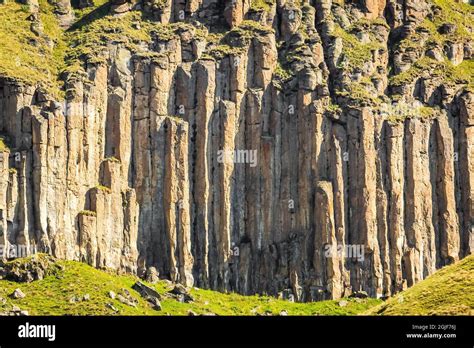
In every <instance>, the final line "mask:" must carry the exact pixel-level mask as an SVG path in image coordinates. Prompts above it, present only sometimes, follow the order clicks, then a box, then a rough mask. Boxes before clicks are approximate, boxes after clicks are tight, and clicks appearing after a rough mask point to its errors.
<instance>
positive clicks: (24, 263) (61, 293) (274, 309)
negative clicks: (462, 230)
mask: <svg viewBox="0 0 474 348" xmlns="http://www.w3.org/2000/svg"><path fill="white" fill-rule="evenodd" d="M7 270H8V271H7ZM473 271H474V257H473V256H470V257H467V258H465V259H464V260H462V261H460V262H458V263H456V264H454V265H451V266H447V267H445V268H443V269H441V270H440V271H438V272H436V273H435V274H433V275H432V276H430V277H429V278H427V279H426V280H424V281H422V282H420V283H418V284H416V285H415V286H413V287H412V288H410V289H408V290H406V291H403V292H401V293H399V294H397V295H396V296H394V297H393V298H390V299H388V300H386V301H382V300H380V299H372V298H364V296H363V295H362V296H361V294H359V295H358V296H357V297H351V298H343V299H340V300H333V301H321V302H312V303H294V302H290V301H288V300H282V299H276V298H274V297H268V296H242V295H238V294H235V293H228V294H224V293H220V292H216V291H211V290H203V289H198V288H185V287H183V286H181V285H177V284H172V283H171V282H169V281H165V280H158V281H157V282H156V283H155V284H152V283H149V282H146V281H144V280H141V279H139V278H137V277H134V276H130V275H118V274H116V273H113V272H108V271H104V270H97V269H95V268H92V267H90V266H88V265H86V264H83V263H80V262H75V261H60V260H56V259H54V258H52V257H50V256H48V255H44V254H37V255H34V256H32V257H28V258H23V259H16V260H14V261H10V262H8V263H6V264H5V265H4V266H3V268H2V269H0V272H1V273H0V274H2V278H3V279H1V280H0V313H3V314H16V313H18V314H19V313H23V314H29V315H472V314H473V310H474V282H473V281H472V272H473ZM28 273H29V274H30V275H31V278H30V279H27V278H28V277H29V276H27V274H28ZM38 274H41V275H40V276H39V278H41V279H36V278H38ZM5 278H9V279H17V280H21V281H13V280H8V279H5ZM137 282H138V283H139V284H143V286H144V287H146V288H147V289H152V290H153V291H156V292H157V293H158V296H157V297H158V301H159V305H158V307H157V303H153V302H150V301H149V299H148V298H147V297H146V295H145V296H143V295H142V294H141V292H140V291H139V289H138V288H137V287H136V285H135V284H137ZM155 295H156V294H155ZM25 311H26V312H25Z"/></svg>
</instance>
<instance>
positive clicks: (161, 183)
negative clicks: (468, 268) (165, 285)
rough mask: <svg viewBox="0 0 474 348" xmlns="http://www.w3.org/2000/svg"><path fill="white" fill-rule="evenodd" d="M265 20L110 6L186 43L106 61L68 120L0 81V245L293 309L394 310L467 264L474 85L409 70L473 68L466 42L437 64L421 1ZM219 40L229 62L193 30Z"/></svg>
mask: <svg viewBox="0 0 474 348" xmlns="http://www.w3.org/2000/svg"><path fill="white" fill-rule="evenodd" d="M261 2H262V3H263V5H262V7H259V6H253V5H252V4H253V2H251V1H247V0H232V1H231V0H228V1H217V0H203V1H149V0H144V1H143V3H142V2H133V3H128V2H120V3H118V2H116V1H114V2H113V4H112V6H110V11H112V13H114V14H115V15H116V16H123V15H124V13H125V14H126V13H128V11H131V10H142V11H144V13H145V14H147V15H149V16H150V17H151V18H152V20H153V21H158V22H160V21H161V22H162V23H164V24H166V25H170V26H173V24H169V23H174V22H187V23H193V26H194V27H193V26H179V25H175V26H174V27H172V28H173V29H172V31H173V33H172V35H168V36H166V37H156V38H154V39H153V41H152V42H151V43H148V44H146V46H147V48H146V50H147V52H149V53H150V52H152V53H153V54H148V55H146V54H143V53H141V54H138V53H137V52H135V51H134V50H133V49H132V48H130V47H127V46H126V45H122V44H121V43H118V42H111V43H108V45H105V44H104V46H106V47H105V48H106V50H105V52H106V53H105V56H102V58H103V60H102V61H100V62H98V63H97V62H92V61H87V60H86V61H85V62H84V74H82V75H80V74H75V75H71V76H69V78H68V79H67V82H66V87H65V89H66V91H67V93H66V97H65V99H64V101H63V100H54V98H52V97H50V96H49V95H48V94H47V93H45V92H44V90H43V89H42V88H39V87H38V88H37V87H36V86H29V85H28V84H25V83H21V82H18V81H15V80H14V79H11V78H6V77H5V78H3V79H1V80H0V135H3V136H4V137H5V140H6V142H7V144H8V145H9V149H7V148H4V149H2V152H1V153H0V155H1V157H0V240H1V241H2V243H1V244H3V245H6V246H8V245H9V244H12V245H25V246H27V247H29V248H31V250H32V249H33V248H36V249H37V250H39V251H46V252H50V253H52V254H54V255H55V256H58V257H62V258H66V259H76V260H82V261H85V262H87V263H89V264H91V265H94V266H97V267H107V268H112V269H117V270H120V271H125V272H132V273H139V274H143V273H144V272H145V270H146V268H148V267H151V266H154V267H156V268H157V269H158V270H159V273H160V275H162V276H165V277H168V278H169V279H171V280H173V281H178V282H182V283H185V284H188V285H191V284H194V285H196V286H199V287H205V288H212V289H218V290H222V291H236V292H239V293H243V294H253V293H268V294H272V295H278V294H279V293H283V295H284V296H286V295H288V294H289V293H292V294H293V296H294V297H295V298H296V299H297V300H298V301H312V300H321V299H327V298H339V297H341V296H346V295H348V294H350V293H351V292H353V291H358V290H364V291H367V292H368V293H369V294H370V295H371V296H387V295H391V294H393V293H395V292H397V291H399V290H402V289H403V288H405V287H406V286H411V285H412V284H413V283H415V282H417V281H419V280H422V279H424V278H425V277H426V276H428V275H429V274H431V273H433V271H435V270H436V269H437V268H439V267H441V266H443V265H446V264H449V263H451V262H453V261H455V260H457V259H459V258H461V257H463V256H465V255H467V254H470V253H472V248H473V247H474V245H473V243H474V229H473V226H474V225H473V224H474V205H473V200H474V166H473V163H474V154H473V152H472V148H473V146H474V144H473V142H474V134H473V131H472V130H473V129H474V128H473V126H474V97H473V92H472V91H473V90H472V86H471V87H469V86H466V83H464V82H462V81H454V82H451V81H446V79H445V78H444V77H446V76H444V77H443V76H440V75H439V74H438V75H437V74H435V73H433V70H429V69H428V68H425V67H422V68H419V67H418V66H417V64H420V63H419V59H431V58H428V57H430V55H431V56H436V55H438V54H439V55H441V56H443V55H445V56H446V58H441V59H450V60H451V61H452V63H449V64H451V65H453V66H457V65H459V64H462V62H463V60H466V61H470V60H471V61H472V50H471V49H470V47H471V46H470V45H471V44H472V42H471V38H470V37H469V38H460V39H459V40H458V41H457V42H447V43H446V46H445V47H438V46H436V45H433V44H432V45H431V46H430V47H428V48H425V46H424V45H425V41H426V37H425V36H426V35H425V36H423V31H420V30H418V31H417V30H415V28H418V27H417V26H418V25H419V24H420V23H421V21H423V18H424V17H425V16H426V15H427V13H430V14H433V13H435V12H436V10H437V9H436V5H433V4H432V3H429V2H424V1H421V0H420V1H403V2H390V1H389V2H387V3H386V2H385V1H371V0H367V1H365V0H364V1H362V2H361V4H359V3H357V4H355V3H354V4H343V3H339V2H336V1H334V2H331V1H330V0H316V1H301V2H299V1H295V2H292V1H280V0H279V1H261ZM124 4H126V6H125V7H124ZM466 6H467V5H466ZM384 15H385V17H384ZM354 23H358V25H354ZM133 25H138V24H136V23H135V24H133ZM220 26H221V27H225V28H227V29H226V30H227V31H228V32H227V33H226V34H225V35H226V36H225V37H224V39H223V40H225V41H224V42H225V45H216V44H214V43H212V42H210V40H209V39H208V38H206V37H205V36H201V35H199V33H198V30H195V29H196V28H197V29H199V30H206V31H207V30H211V32H212V30H214V29H215V27H220ZM203 28H204V29H203ZM403 40H408V41H415V40H419V41H416V42H417V45H418V46H417V48H416V49H415V50H414V49H413V46H410V45H408V44H404V43H405V42H407V41H403ZM456 47H461V48H460V49H458V48H456ZM348 48H349V49H350V50H348ZM443 50H444V51H443ZM451 65H450V66H451ZM389 68H390V69H391V70H392V73H394V74H397V75H396V76H399V77H400V76H408V75H409V74H411V73H412V72H413V74H414V73H416V74H418V75H416V76H415V75H413V76H412V77H413V78H412V79H411V80H410V79H406V80H403V83H397V80H396V79H395V80H393V81H389V80H388V78H389V76H390V74H389V72H388V71H389ZM453 69H454V68H453ZM470 73H471V74H472V71H471V72H470ZM403 74H405V75H403ZM410 76H411V75H410ZM393 101H397V102H398V103H397V104H396V105H397V106H396V107H395V106H394V105H395V104H393V103H392V102H393ZM417 102H418V103H420V104H417ZM403 106H405V107H406V108H405V109H404V110H402V112H400V113H399V109H400V108H401V107H403ZM397 108H398V109H397ZM222 152H226V153H227V152H237V154H240V155H242V158H243V159H244V160H243V161H238V160H236V158H235V157H234V160H233V161H226V160H224V161H223V160H221V159H222V157H221V155H222ZM252 154H256V157H255V161H254V162H253V163H252V161H250V159H251V155H252ZM242 158H241V159H242ZM328 246H340V247H342V250H346V251H348V250H349V251H350V250H352V251H355V250H358V248H359V246H360V247H361V248H362V249H361V250H362V255H358V256H359V257H348V256H350V255H347V253H346V254H340V253H333V254H331V255H328V250H331V249H330V248H328ZM360 256H362V257H360Z"/></svg>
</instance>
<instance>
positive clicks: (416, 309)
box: [365, 255, 474, 315]
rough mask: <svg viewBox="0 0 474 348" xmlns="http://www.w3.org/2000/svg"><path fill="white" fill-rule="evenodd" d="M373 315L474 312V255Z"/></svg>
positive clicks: (433, 275)
mask: <svg viewBox="0 0 474 348" xmlns="http://www.w3.org/2000/svg"><path fill="white" fill-rule="evenodd" d="M365 314H370V315H374V314H377V315H474V255H470V256H468V257H466V258H464V259H463V260H461V261H459V262H457V263H455V264H453V265H450V266H447V267H444V268H442V269H441V270H439V271H437V272H436V273H434V274H432V275H431V276H429V277H428V278H426V279H425V280H423V281H421V282H419V283H417V284H415V285H414V286H413V287H411V288H409V289H408V290H406V291H403V292H401V293H399V294H398V295H396V296H394V297H392V298H391V299H389V300H388V301H387V302H385V303H383V304H381V305H379V306H376V307H373V308H371V309H369V310H368V311H367V312H366V313H365Z"/></svg>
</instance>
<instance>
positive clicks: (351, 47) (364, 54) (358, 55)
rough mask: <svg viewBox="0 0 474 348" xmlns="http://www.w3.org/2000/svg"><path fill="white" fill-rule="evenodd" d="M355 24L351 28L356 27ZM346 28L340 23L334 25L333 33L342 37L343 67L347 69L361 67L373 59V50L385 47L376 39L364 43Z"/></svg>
mask: <svg viewBox="0 0 474 348" xmlns="http://www.w3.org/2000/svg"><path fill="white" fill-rule="evenodd" d="M355 27H356V24H354V25H353V26H352V27H351V28H355ZM351 30H352V29H349V30H348V31H346V30H344V29H343V28H342V27H341V26H340V25H338V24H335V25H334V31H333V33H332V34H333V35H334V36H336V37H340V38H341V39H342V54H343V62H344V65H341V66H340V67H339V68H342V69H344V70H346V71H353V70H354V69H360V67H362V66H364V64H365V63H367V62H368V61H371V60H372V52H373V51H374V50H379V49H381V48H383V45H382V44H381V43H380V42H377V41H376V40H370V42H368V43H362V42H361V41H360V40H359V39H358V38H357V36H356V35H355V34H353V33H352V32H351Z"/></svg>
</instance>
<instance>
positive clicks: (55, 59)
mask: <svg viewBox="0 0 474 348" xmlns="http://www.w3.org/2000/svg"><path fill="white" fill-rule="evenodd" d="M39 3H40V20H41V22H42V24H43V27H44V30H43V31H44V33H43V35H41V36H36V35H35V34H34V33H33V32H32V31H31V30H30V24H31V22H30V21H28V20H27V19H26V18H27V17H28V16H29V12H28V10H27V9H26V7H25V6H22V5H20V4H18V3H16V2H13V1H12V2H8V3H6V4H4V5H1V6H0V38H1V39H0V76H6V77H10V78H14V79H16V80H17V81H21V82H25V83H30V84H33V85H41V86H43V87H44V88H46V89H47V90H48V91H49V92H50V93H52V94H57V92H58V90H59V89H58V86H59V82H58V76H59V72H60V71H61V69H62V67H63V65H64V53H65V48H66V47H65V44H64V42H63V38H62V36H63V31H62V29H60V27H59V25H58V21H57V20H56V18H55V16H54V14H53V8H52V6H51V5H49V4H48V3H47V1H46V0H40V1H39ZM48 41H51V42H52V43H53V44H54V47H53V48H51V47H50V46H49V45H48ZM33 42H36V44H34V43H33Z"/></svg>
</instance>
